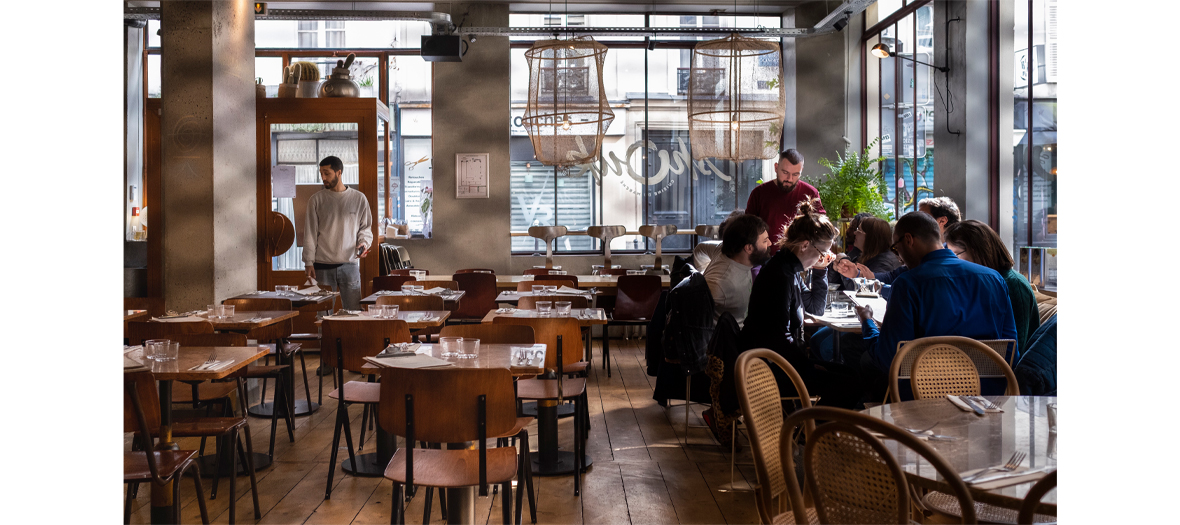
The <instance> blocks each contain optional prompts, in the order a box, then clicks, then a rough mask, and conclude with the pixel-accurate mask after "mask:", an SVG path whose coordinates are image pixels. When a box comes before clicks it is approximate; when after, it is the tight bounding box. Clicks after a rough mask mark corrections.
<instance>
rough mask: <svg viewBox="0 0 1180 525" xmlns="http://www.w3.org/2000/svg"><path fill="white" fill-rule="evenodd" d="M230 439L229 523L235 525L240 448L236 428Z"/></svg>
mask: <svg viewBox="0 0 1180 525" xmlns="http://www.w3.org/2000/svg"><path fill="white" fill-rule="evenodd" d="M229 439H230V441H229V447H228V448H229V466H230V472H229V523H230V525H234V524H235V523H237V522H238V521H237V519H238V518H237V516H238V514H237V512H238V498H237V495H238V472H237V470H238V448H237V447H236V446H234V444H235V443H237V441H238V431H237V430H234V431H233V433H231V434H230V436H229ZM217 470H221V469H220V468H218V469H217Z"/></svg>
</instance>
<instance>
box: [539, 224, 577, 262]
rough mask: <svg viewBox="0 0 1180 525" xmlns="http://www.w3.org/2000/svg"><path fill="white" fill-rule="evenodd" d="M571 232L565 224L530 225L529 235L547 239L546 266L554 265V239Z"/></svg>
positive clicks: (543, 239)
mask: <svg viewBox="0 0 1180 525" xmlns="http://www.w3.org/2000/svg"><path fill="white" fill-rule="evenodd" d="M566 233H569V229H567V228H566V227H565V226H530V227H529V236H530V237H533V238H535V239H540V240H542V241H545V267H546V268H552V267H553V241H554V240H556V239H557V238H558V237H561V236H562V235H565V234H566Z"/></svg>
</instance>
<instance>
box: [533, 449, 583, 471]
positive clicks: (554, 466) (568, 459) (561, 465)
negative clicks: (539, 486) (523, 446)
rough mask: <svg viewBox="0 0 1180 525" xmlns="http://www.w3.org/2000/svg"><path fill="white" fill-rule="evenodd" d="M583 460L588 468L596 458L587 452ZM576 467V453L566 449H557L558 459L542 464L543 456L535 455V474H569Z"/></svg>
mask: <svg viewBox="0 0 1180 525" xmlns="http://www.w3.org/2000/svg"><path fill="white" fill-rule="evenodd" d="M582 458H583V462H584V464H585V466H586V468H590V465H592V464H594V460H593V459H591V458H590V456H587V455H585V454H582ZM575 470H576V469H575V467H574V453H573V452H566V451H564V450H559V451H557V460H556V461H554V462H553V463H551V464H544V465H543V464H541V458H539V457H537V456H536V455H533V475H534V476H568V475H570V474H573V473H574V471H575Z"/></svg>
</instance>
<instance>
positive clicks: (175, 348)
mask: <svg viewBox="0 0 1180 525" xmlns="http://www.w3.org/2000/svg"><path fill="white" fill-rule="evenodd" d="M154 357H155V360H156V361H175V360H176V358H178V357H180V341H165V344H161V345H159V346H158V347H157V348H156V354H155V356H154Z"/></svg>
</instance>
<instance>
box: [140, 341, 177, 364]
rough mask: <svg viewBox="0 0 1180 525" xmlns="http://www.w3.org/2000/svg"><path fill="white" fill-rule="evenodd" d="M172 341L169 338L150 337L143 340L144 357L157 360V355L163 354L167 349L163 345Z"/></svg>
mask: <svg viewBox="0 0 1180 525" xmlns="http://www.w3.org/2000/svg"><path fill="white" fill-rule="evenodd" d="M170 343H172V341H169V340H167V339H148V340H147V341H144V342H143V357H144V359H151V360H153V361H154V360H156V356H157V355H163V354H164V352H165V350H164V349H163V347H166V346H168V345H169V344H170Z"/></svg>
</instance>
